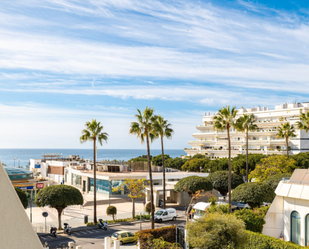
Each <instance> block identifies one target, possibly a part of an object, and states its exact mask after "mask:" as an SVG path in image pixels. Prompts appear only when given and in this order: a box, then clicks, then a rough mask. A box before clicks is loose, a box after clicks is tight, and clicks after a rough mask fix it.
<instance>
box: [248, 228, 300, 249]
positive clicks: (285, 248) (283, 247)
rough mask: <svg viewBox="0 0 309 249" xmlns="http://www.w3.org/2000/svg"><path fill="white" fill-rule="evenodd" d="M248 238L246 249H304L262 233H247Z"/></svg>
mask: <svg viewBox="0 0 309 249" xmlns="http://www.w3.org/2000/svg"><path fill="white" fill-rule="evenodd" d="M245 234H246V235H247V237H248V240H247V243H246V245H245V246H244V247H243V248H244V249H256V248H258V249H278V248H280V249H301V248H304V247H302V246H300V245H296V244H293V243H292V242H286V241H282V240H280V239H276V238H274V237H270V236H267V235H264V234H261V233H254V232H250V231H246V232H245Z"/></svg>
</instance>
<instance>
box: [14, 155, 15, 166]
mask: <svg viewBox="0 0 309 249" xmlns="http://www.w3.org/2000/svg"><path fill="white" fill-rule="evenodd" d="M14 167H15V157H14Z"/></svg>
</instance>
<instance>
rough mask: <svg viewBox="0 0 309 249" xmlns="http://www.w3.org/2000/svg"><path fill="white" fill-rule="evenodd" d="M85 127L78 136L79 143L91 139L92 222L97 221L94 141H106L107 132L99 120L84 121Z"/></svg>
mask: <svg viewBox="0 0 309 249" xmlns="http://www.w3.org/2000/svg"><path fill="white" fill-rule="evenodd" d="M85 126H86V129H84V130H82V136H81V137H80V138H79V140H80V142H81V143H84V142H86V141H93V164H94V166H93V203H94V209H93V222H94V223H97V189H96V187H97V165H96V147H97V146H96V141H97V140H98V142H99V143H100V144H101V146H102V143H103V141H105V142H107V140H108V134H107V133H106V132H102V130H103V126H101V125H100V122H97V120H95V119H93V120H92V121H91V122H86V124H85Z"/></svg>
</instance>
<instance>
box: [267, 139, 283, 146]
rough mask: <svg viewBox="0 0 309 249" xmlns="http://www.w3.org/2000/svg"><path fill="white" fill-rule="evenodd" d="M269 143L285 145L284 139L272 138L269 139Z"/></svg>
mask: <svg viewBox="0 0 309 249" xmlns="http://www.w3.org/2000/svg"><path fill="white" fill-rule="evenodd" d="M270 144H271V145H285V139H272V140H270Z"/></svg>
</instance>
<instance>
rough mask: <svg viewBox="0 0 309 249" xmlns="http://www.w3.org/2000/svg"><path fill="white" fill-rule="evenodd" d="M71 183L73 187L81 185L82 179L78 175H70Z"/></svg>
mask: <svg viewBox="0 0 309 249" xmlns="http://www.w3.org/2000/svg"><path fill="white" fill-rule="evenodd" d="M72 183H73V185H74V186H79V187H80V186H81V185H82V177H81V176H80V175H76V174H72Z"/></svg>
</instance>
